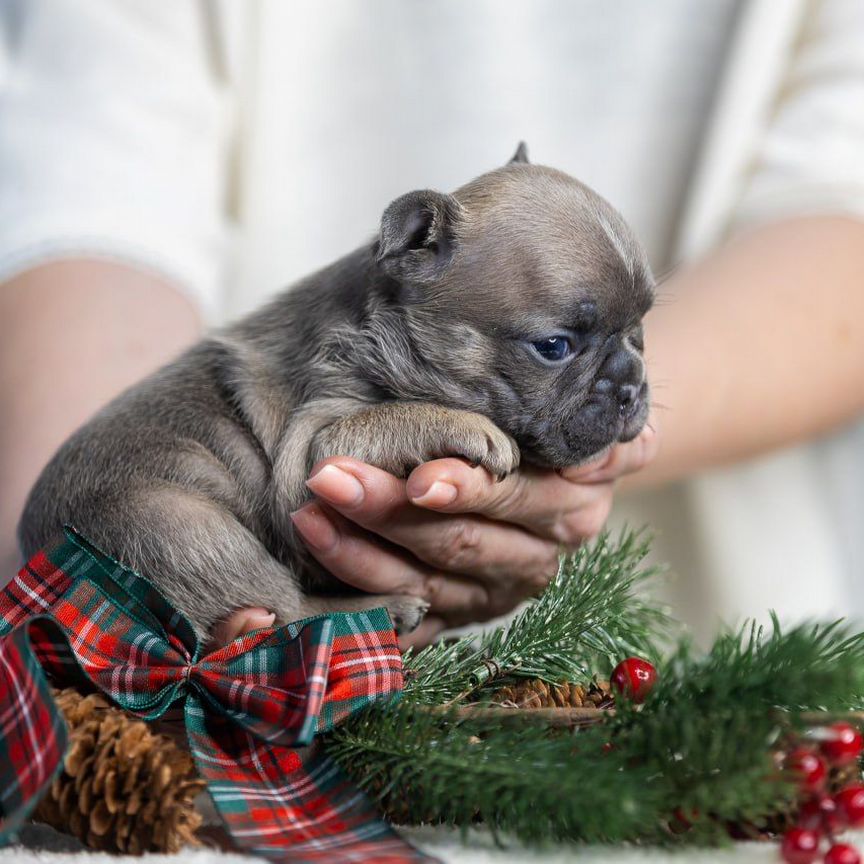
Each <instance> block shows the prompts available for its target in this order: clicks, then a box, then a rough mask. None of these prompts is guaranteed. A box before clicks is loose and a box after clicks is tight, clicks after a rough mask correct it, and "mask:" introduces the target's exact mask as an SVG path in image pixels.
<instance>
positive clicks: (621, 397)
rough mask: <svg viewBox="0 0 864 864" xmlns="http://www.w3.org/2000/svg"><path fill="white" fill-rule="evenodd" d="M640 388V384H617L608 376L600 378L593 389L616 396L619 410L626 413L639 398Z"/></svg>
mask: <svg viewBox="0 0 864 864" xmlns="http://www.w3.org/2000/svg"><path fill="white" fill-rule="evenodd" d="M639 388H640V385H638V384H615V383H613V382H612V381H610V380H609V379H608V378H598V379H597V380H596V381H595V382H594V386H593V387H592V388H591V389H592V390H593V391H594V392H595V393H600V394H601V395H603V396H611V397H612V398H614V399H615V400H616V401H617V402H618V410H619V411H620V412H621V413H622V414H626V413H627V412H628V411H629V410H630V409H631V408H632V407H633V403H634V402H635V401H636V400H637V399H638V398H639Z"/></svg>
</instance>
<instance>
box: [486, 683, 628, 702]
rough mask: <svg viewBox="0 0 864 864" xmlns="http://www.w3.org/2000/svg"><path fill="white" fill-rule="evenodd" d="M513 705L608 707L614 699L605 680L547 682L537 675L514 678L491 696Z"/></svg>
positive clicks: (496, 700) (493, 698) (493, 699)
mask: <svg viewBox="0 0 864 864" xmlns="http://www.w3.org/2000/svg"><path fill="white" fill-rule="evenodd" d="M492 701H493V702H499V703H501V704H504V705H509V706H511V707H516V708H610V707H612V705H613V704H614V698H613V696H612V691H611V688H610V686H609V682H608V681H592V682H591V683H590V684H588V685H585V684H570V683H566V682H565V683H564V684H547V683H546V682H545V681H541V680H540V679H539V678H530V679H524V680H520V681H516V682H514V683H513V684H508V685H507V686H505V687H502V688H501V689H500V690H498V691H497V692H496V693H495V694H494V695H493V696H492Z"/></svg>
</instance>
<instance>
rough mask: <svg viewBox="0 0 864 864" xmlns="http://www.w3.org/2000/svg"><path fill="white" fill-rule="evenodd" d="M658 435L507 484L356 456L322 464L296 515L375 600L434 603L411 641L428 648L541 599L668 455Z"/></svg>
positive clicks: (463, 468)
mask: <svg viewBox="0 0 864 864" xmlns="http://www.w3.org/2000/svg"><path fill="white" fill-rule="evenodd" d="M657 443H658V442H657V435H656V432H655V430H654V428H653V427H646V428H645V430H643V432H642V433H641V434H640V435H639V437H637V438H636V439H634V440H633V441H631V442H629V443H627V444H620V445H617V446H616V447H614V448H613V449H611V450H610V451H609V452H608V453H607V454H605V455H604V456H603V457H601V458H599V459H597V460H595V461H594V462H592V463H589V464H585V465H581V466H578V467H573V468H567V469H564V470H562V471H561V472H558V473H556V472H553V471H541V470H538V469H533V468H530V467H529V468H523V469H520V470H519V471H517V472H515V473H513V474H512V475H510V476H509V477H507V478H505V479H504V480H503V481H501V482H500V483H496V482H495V481H494V480H493V479H492V477H491V476H490V475H489V474H488V473H487V472H486V471H485V470H484V469H482V468H472V467H471V466H470V465H468V464H466V463H465V462H464V461H463V460H461V459H455V458H450V459H438V460H435V461H433V462H427V463H425V464H424V465H420V466H419V467H417V468H416V469H415V470H414V471H413V472H412V473H411V475H410V476H409V477H408V479H407V480H400V479H398V478H396V477H394V476H392V475H391V474H388V473H386V472H384V471H381V470H379V469H378V468H374V467H372V466H371V465H367V464H365V463H363V462H359V461H358V460H356V459H352V458H349V457H344V456H336V457H332V458H329V459H325V460H323V461H322V462H320V463H318V464H317V465H316V466H315V467H314V468H313V470H312V474H311V476H310V477H309V480H308V481H307V485H308V487H309V489H310V490H311V491H312V493H313V494H314V495H315V496H316V500H314V501H312V502H310V503H308V504H306V505H304V506H303V507H301V508H300V509H299V510H298V511H296V512H295V513H294V515H293V520H294V525H295V527H296V528H297V530H298V532H299V533H300V535H301V536H302V538H303V539H304V541H305V542H306V545H307V547H308V549H309V551H310V553H311V554H312V555H313V556H314V557H315V558H316V559H317V560H318V561H319V563H320V564H321V565H322V566H324V567H325V568H326V569H327V570H328V571H329V572H331V573H332V574H333V575H334V576H336V577H337V578H338V579H341V580H342V581H343V582H345V583H347V584H349V585H352V586H354V587H355V588H359V589H360V590H362V591H366V592H370V593H405V594H413V595H416V596H420V597H423V598H425V599H427V600H428V601H429V602H430V610H429V614H428V615H427V617H426V619H425V620H424V621H423V623H422V624H421V625H420V627H419V628H418V629H417V630H416V631H415V632H414V633H412V634H410V635H409V636H407V637H404V638H403V639H402V640H401V644H402V645H403V647H406V646H408V645H423V644H426V643H428V642H430V641H431V640H432V639H434V638H435V636H436V635H437V634H438V633H439V632H440V631H441V630H443V629H445V628H447V627H453V626H459V625H462V624H467V623H469V622H472V621H484V620H488V619H489V618H494V617H496V616H499V615H503V614H505V613H506V612H509V611H510V610H512V609H513V608H514V607H515V606H516V605H517V604H519V603H520V602H521V601H522V600H524V599H526V598H527V597H530V596H533V595H536V594H538V593H539V592H541V591H542V590H543V589H544V588H545V587H546V586H547V585H548V584H549V581H550V580H551V579H552V577H553V576H554V575H555V573H556V571H557V567H558V555H559V552H560V549H561V547H562V546H563V547H565V548H573V547H575V546H578V545H579V544H580V543H582V542H584V541H585V540H587V539H590V538H592V537H594V536H596V535H597V534H598V533H599V532H600V530H601V529H602V528H603V525H604V524H605V522H606V519H607V517H608V515H609V510H610V508H611V505H612V494H613V487H614V484H615V481H616V480H617V479H618V478H619V477H621V476H623V475H624V474H628V473H630V472H633V471H636V470H638V469H639V468H641V467H642V466H644V465H646V464H647V463H648V462H649V461H650V460H651V459H652V458H653V457H654V455H655V453H656V451H657Z"/></svg>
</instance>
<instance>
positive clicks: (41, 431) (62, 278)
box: [0, 261, 201, 584]
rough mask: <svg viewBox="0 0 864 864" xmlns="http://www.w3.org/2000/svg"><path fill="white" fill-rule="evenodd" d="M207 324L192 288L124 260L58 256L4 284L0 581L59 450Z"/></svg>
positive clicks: (14, 559)
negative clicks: (40, 478)
mask: <svg viewBox="0 0 864 864" xmlns="http://www.w3.org/2000/svg"><path fill="white" fill-rule="evenodd" d="M200 327H201V319H200V313H199V312H198V310H197V309H196V308H195V307H194V306H193V304H192V303H191V302H190V300H189V299H188V297H187V296H186V295H185V294H183V293H182V292H181V291H179V290H178V289H177V288H175V287H173V286H172V285H171V284H170V283H168V282H166V281H164V280H162V279H159V278H157V277H155V276H152V275H149V274H147V273H145V272H142V271H138V270H134V269H132V268H130V267H126V266H123V265H119V264H109V263H106V262H100V261H59V262H55V263H52V264H46V265H44V266H41V267H38V268H36V269H33V270H30V271H27V272H25V273H22V274H21V275H19V276H17V277H15V278H13V279H11V280H9V281H8V282H6V283H5V284H0V489H2V494H0V584H3V583H5V581H6V580H7V579H8V578H11V577H12V576H13V575H14V574H15V573H16V572H17V571H18V568H19V567H20V566H21V563H22V562H21V560H20V556H19V553H18V549H17V544H16V541H15V530H16V524H17V521H18V518H19V516H20V513H21V510H22V508H23V506H24V501H25V498H26V496H27V493H28V492H29V490H30V487H31V486H32V485H33V483H34V482H35V480H36V477H37V475H38V473H39V471H40V470H41V469H42V467H43V466H44V464H45V463H46V462H47V461H48V459H49V458H50V457H51V455H52V453H53V452H54V451H55V450H56V449H57V447H58V446H59V445H60V444H61V443H62V441H63V440H64V439H65V438H66V437H68V435H69V434H70V433H71V432H72V431H73V430H74V429H75V428H76V427H77V426H79V425H80V424H81V423H83V422H84V421H85V420H86V419H87V418H88V417H89V416H90V415H91V414H93V413H94V412H95V411H96V410H98V409H99V408H100V407H101V406H102V405H104V404H105V403H106V402H108V401H109V400H110V399H111V398H112V397H113V396H115V395H116V394H117V393H119V392H120V391H121V390H123V389H124V388H125V387H128V386H129V385H130V384H132V383H133V382H135V381H137V380H138V379H140V378H141V377H143V376H144V375H146V374H148V373H149V372H151V371H153V370H154V369H156V368H157V367H158V366H160V365H161V364H162V363H165V362H166V361H167V360H169V359H171V357H172V356H174V355H175V354H177V353H178V352H179V351H180V350H182V349H183V348H184V347H186V346H187V345H188V344H189V343H190V342H192V341H193V340H194V339H195V338H196V336H197V335H198V333H199V330H200Z"/></svg>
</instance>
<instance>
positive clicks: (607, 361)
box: [378, 161, 654, 467]
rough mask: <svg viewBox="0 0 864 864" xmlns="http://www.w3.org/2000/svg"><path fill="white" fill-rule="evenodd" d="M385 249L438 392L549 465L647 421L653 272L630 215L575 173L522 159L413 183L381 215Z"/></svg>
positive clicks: (582, 454) (627, 434) (382, 254)
mask: <svg viewBox="0 0 864 864" xmlns="http://www.w3.org/2000/svg"><path fill="white" fill-rule="evenodd" d="M388 220H389V221H388ZM378 260H379V264H380V266H381V267H382V268H384V270H385V272H387V273H388V275H389V277H390V278H391V280H394V281H395V283H396V284H398V291H397V292H396V296H397V297H398V302H399V303H400V304H401V305H402V307H403V309H404V320H405V322H406V324H405V326H406V328H407V330H408V335H409V337H410V340H411V345H412V351H413V353H414V354H415V361H416V362H417V363H418V364H425V365H426V366H427V367H428V368H429V370H434V371H435V372H436V373H437V374H436V375H431V376H430V380H431V381H434V382H437V383H435V384H429V383H427V387H429V386H432V387H435V388H436V389H437V392H430V393H428V395H427V398H429V399H430V400H432V401H440V402H441V403H442V404H446V405H449V406H451V407H459V408H465V409H468V410H473V411H479V412H481V413H483V414H486V415H487V416H489V417H490V418H491V419H492V420H493V421H494V422H495V423H496V424H497V425H498V426H499V427H500V428H501V429H503V430H505V431H506V432H508V433H509V434H511V435H512V436H513V437H514V438H515V439H516V441H517V443H518V444H519V446H520V449H521V450H522V454H523V457H524V458H525V459H526V460H527V461H531V462H534V463H536V464H540V465H548V466H554V467H563V466H565V465H572V464H576V463H579V462H582V461H585V460H586V459H588V458H590V457H591V456H592V455H594V454H596V453H598V452H600V451H602V450H603V449H605V448H607V447H608V446H610V445H611V444H614V443H615V442H616V441H627V440H630V439H632V438H634V437H635V436H636V435H637V434H638V433H639V431H640V430H641V429H642V426H643V425H644V423H645V420H646V418H647V414H648V383H647V381H646V377H645V364H644V361H643V357H642V354H643V343H642V323H641V322H642V317H643V316H644V314H645V313H646V312H647V311H648V309H649V308H650V307H651V303H652V300H653V291H654V282H653V279H652V276H651V273H650V269H649V267H648V264H647V262H646V259H645V256H644V253H643V252H642V250H641V248H640V246H639V244H638V243H637V242H636V240H635V238H634V237H633V235H632V233H631V231H630V230H629V228H628V227H627V225H626V224H625V223H624V221H623V220H622V218H621V217H620V216H619V215H618V214H617V213H616V211H615V210H614V209H613V208H612V207H611V206H610V205H609V204H608V203H607V202H606V201H604V200H603V199H602V198H600V197H599V196H598V195H596V193H594V192H592V191H591V190H590V189H588V188H587V187H585V186H583V185H582V184H580V183H578V182H577V181H576V180H574V179H573V178H571V177H569V176H567V175H565V174H563V173H561V172H559V171H555V170H552V169H549V168H545V167H542V166H534V165H529V164H527V163H525V162H522V161H518V162H514V163H511V164H510V165H508V166H506V167H504V168H502V169H500V170H498V171H493V172H491V173H490V174H486V175H483V176H482V177H480V178H478V179H477V180H475V181H473V182H472V183H470V184H468V185H467V186H465V187H463V188H462V189H460V190H458V191H457V192H456V193H455V194H454V195H453V196H448V195H440V194H439V193H434V192H418V193H411V195H408V196H404V197H403V198H401V199H398V200H397V201H396V202H394V204H393V205H391V207H390V208H388V211H387V213H385V217H384V222H383V225H382V236H381V242H380V244H379V248H378ZM398 395H414V396H415V398H416V394H398Z"/></svg>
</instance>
